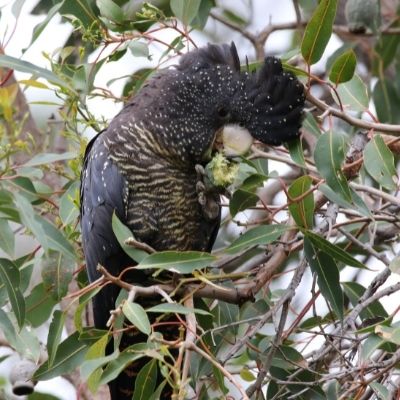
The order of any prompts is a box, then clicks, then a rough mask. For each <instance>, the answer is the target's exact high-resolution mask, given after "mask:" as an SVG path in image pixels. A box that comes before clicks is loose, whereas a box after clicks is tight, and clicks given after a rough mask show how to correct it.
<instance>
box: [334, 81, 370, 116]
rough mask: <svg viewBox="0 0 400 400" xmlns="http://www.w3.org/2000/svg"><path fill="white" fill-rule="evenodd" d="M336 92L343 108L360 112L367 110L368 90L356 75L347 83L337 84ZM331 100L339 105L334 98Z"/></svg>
mask: <svg viewBox="0 0 400 400" xmlns="http://www.w3.org/2000/svg"><path fill="white" fill-rule="evenodd" d="M336 91H337V93H338V95H339V97H340V101H341V104H342V106H343V107H345V108H350V109H351V110H354V111H360V112H362V111H365V110H367V109H368V105H369V96H368V89H367V86H366V85H365V83H364V81H363V80H362V79H361V78H360V77H359V76H358V75H357V74H354V76H353V78H351V79H350V80H349V81H347V82H345V83H341V84H339V86H338V87H337V88H336ZM333 98H334V100H335V101H336V103H339V102H338V100H337V98H336V96H333Z"/></svg>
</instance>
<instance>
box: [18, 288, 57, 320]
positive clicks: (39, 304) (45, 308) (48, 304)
mask: <svg viewBox="0 0 400 400" xmlns="http://www.w3.org/2000/svg"><path fill="white" fill-rule="evenodd" d="M56 304H57V302H56V301H55V300H54V299H53V298H52V297H51V296H50V294H49V293H48V292H47V291H46V289H45V288H44V285H43V283H39V284H38V285H36V286H35V287H34V288H33V289H32V291H31V293H30V294H29V296H27V297H26V299H25V305H26V319H27V320H28V321H29V323H30V324H31V325H32V326H33V327H34V328H36V327H38V326H40V325H42V324H44V323H45V322H46V321H47V320H48V319H49V317H50V314H51V312H52V311H53V308H54V307H55V305H56Z"/></svg>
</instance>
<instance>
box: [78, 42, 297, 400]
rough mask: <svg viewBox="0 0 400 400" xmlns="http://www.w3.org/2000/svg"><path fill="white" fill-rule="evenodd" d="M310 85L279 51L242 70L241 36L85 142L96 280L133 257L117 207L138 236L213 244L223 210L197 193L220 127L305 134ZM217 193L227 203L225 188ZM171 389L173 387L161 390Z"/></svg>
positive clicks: (85, 230)
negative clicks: (125, 246) (118, 230)
mask: <svg viewBox="0 0 400 400" xmlns="http://www.w3.org/2000/svg"><path fill="white" fill-rule="evenodd" d="M303 91H304V89H303V86H302V85H301V84H300V83H299V81H298V80H297V79H296V78H295V77H294V75H292V74H290V73H288V72H285V71H283V69H282V64H281V62H280V61H279V60H278V59H276V58H271V57H268V58H266V59H265V62H264V64H263V66H262V67H261V69H260V70H259V71H258V72H256V73H252V74H249V73H247V72H240V62H239V57H238V53H237V50H236V47H235V45H234V44H233V43H232V44H231V45H230V46H229V45H227V44H224V45H213V44H209V45H208V46H207V47H205V48H200V49H196V50H194V51H192V52H190V53H188V54H186V55H184V56H183V57H182V58H181V61H180V63H179V65H178V66H177V67H176V68H170V69H167V70H163V71H160V72H159V73H157V74H154V75H153V76H152V77H151V78H150V79H149V80H148V82H146V83H145V85H144V86H143V88H142V89H141V90H140V91H139V93H138V94H137V95H136V96H135V98H134V99H132V100H131V101H130V102H129V103H128V104H127V105H126V106H125V107H124V109H123V110H122V111H121V112H120V113H119V114H118V115H117V116H116V117H115V118H114V119H113V120H112V121H111V123H110V126H109V127H108V128H107V129H106V130H105V131H103V132H101V133H100V134H99V135H97V136H96V137H95V138H94V139H93V140H92V141H91V142H90V143H89V145H88V147H87V150H86V154H85V160H84V165H83V170H82V175H81V227H82V242H83V249H84V252H85V258H86V264H87V270H88V275H89V279H90V281H91V282H93V281H95V280H96V279H97V278H99V272H98V271H97V265H98V264H101V265H102V266H104V267H105V268H106V269H107V270H108V271H109V272H110V273H111V274H113V275H119V274H120V273H121V272H122V271H124V270H125V268H126V267H128V266H131V265H134V261H133V260H132V259H130V258H129V257H128V256H127V255H126V254H125V252H124V251H123V250H122V248H121V247H120V245H119V244H118V241H117V239H116V238H115V235H114V233H113V230H112V226H111V220H112V215H113V213H114V212H115V213H116V214H117V216H118V217H119V219H120V220H121V221H122V222H123V223H124V224H125V225H127V226H128V227H129V228H130V229H131V230H132V232H133V234H134V236H135V238H136V239H137V240H139V241H142V242H146V243H147V244H148V245H150V246H151V247H153V248H155V249H156V250H168V249H173V250H200V251H211V249H212V246H213V244H214V241H215V238H216V234H217V232H218V228H219V224H220V215H217V216H215V218H214V219H213V220H210V219H209V218H207V217H206V215H205V213H204V210H203V208H202V206H201V205H200V203H199V201H198V194H197V191H196V184H197V181H198V177H197V173H196V170H195V166H196V164H203V165H205V164H206V163H207V162H208V158H207V157H209V154H210V150H211V146H212V144H213V143H214V140H215V136H216V133H217V131H218V130H219V129H220V128H221V127H222V126H223V125H224V124H227V123H239V124H241V125H242V126H244V127H245V128H247V129H248V130H249V132H250V133H251V134H252V135H253V136H254V137H255V138H256V139H258V140H260V141H262V142H264V143H267V144H273V145H279V144H281V143H282V142H285V141H288V140H291V139H293V138H296V137H298V136H299V134H300V132H299V128H300V124H301V115H302V109H303V105H304V93H303ZM221 109H223V110H224V117H223V118H222V117H221ZM209 196H211V200H212V201H213V202H218V200H219V198H218V194H217V192H215V193H211V194H209ZM159 278H160V279H161V278H162V279H169V278H170V277H169V275H168V276H167V277H159ZM124 279H125V280H127V281H128V282H132V283H134V284H137V285H142V286H147V285H151V284H154V281H153V280H152V278H151V276H150V275H147V274H145V273H143V272H141V271H131V272H130V273H129V275H128V274H125V275H124ZM170 282H171V281H170ZM172 282H173V281H172ZM118 293H119V288H118V287H116V286H114V285H107V286H106V287H105V288H103V289H102V290H101V291H100V293H99V294H97V295H96V296H95V298H94V301H93V310H94V319H95V325H96V327H98V328H103V329H104V328H106V322H107V320H108V319H109V316H110V310H113V309H114V308H115V300H116V298H117V296H118ZM139 300H140V301H142V300H141V299H139ZM153 301H155V302H159V301H160V300H159V299H154V300H153ZM146 304H148V303H146ZM131 333H132V335H124V336H123V338H122V341H121V343H122V344H121V349H122V348H125V347H126V346H128V345H130V344H132V343H136V342H138V341H141V342H145V341H146V340H147V337H146V336H144V335H141V334H138V333H137V332H131ZM161 333H162V334H163V335H172V337H174V335H175V338H178V336H179V332H178V328H177V325H176V324H175V325H173V329H172V330H171V331H168V330H167V329H166V328H165V327H163V330H162V332H161ZM109 350H110V351H111V350H112V344H111V345H110V348H109ZM145 362H147V360H146V359H145V358H144V359H141V360H140V362H139V361H138V362H135V363H133V364H131V365H130V367H129V368H128V370H127V371H126V372H128V374H126V373H121V374H120V376H119V377H118V378H117V379H116V380H114V381H113V382H111V383H110V392H111V396H112V400H125V399H126V400H128V399H131V398H132V391H133V387H134V384H133V383H134V378H132V377H130V376H129V373H130V372H132V369H133V370H134V372H135V373H137V372H139V369H140V368H141V367H142V366H143V365H144V363H145ZM170 396H171V393H170V388H167V390H166V391H165V392H164V394H163V395H162V398H164V399H167V398H170Z"/></svg>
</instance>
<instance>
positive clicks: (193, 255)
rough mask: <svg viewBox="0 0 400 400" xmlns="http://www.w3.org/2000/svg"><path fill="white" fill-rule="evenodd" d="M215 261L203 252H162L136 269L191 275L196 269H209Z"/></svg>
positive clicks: (145, 259)
mask: <svg viewBox="0 0 400 400" xmlns="http://www.w3.org/2000/svg"><path fill="white" fill-rule="evenodd" d="M215 260H216V257H214V256H212V255H211V254H209V253H205V252H201V251H181V252H178V251H162V252H159V253H153V254H150V255H148V256H147V257H146V258H144V259H143V260H142V261H141V262H140V263H139V264H138V265H137V266H136V267H135V268H137V269H161V270H168V271H172V270H174V271H176V272H178V273H180V274H191V273H192V272H193V271H194V270H196V269H201V268H205V267H208V266H209V265H210V264H211V263H212V262H213V261H215Z"/></svg>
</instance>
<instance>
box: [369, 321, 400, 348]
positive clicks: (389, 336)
mask: <svg viewBox="0 0 400 400" xmlns="http://www.w3.org/2000/svg"><path fill="white" fill-rule="evenodd" d="M375 333H376V334H377V335H379V336H380V337H381V338H382V339H384V340H385V341H386V342H391V343H394V344H396V345H398V346H399V345H400V327H398V326H396V327H394V326H385V325H377V326H376V327H375Z"/></svg>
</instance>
